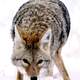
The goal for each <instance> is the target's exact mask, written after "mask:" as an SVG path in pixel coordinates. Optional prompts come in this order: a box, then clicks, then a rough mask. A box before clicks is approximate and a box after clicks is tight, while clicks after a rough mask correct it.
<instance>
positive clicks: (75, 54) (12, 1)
mask: <svg viewBox="0 0 80 80" xmlns="http://www.w3.org/2000/svg"><path fill="white" fill-rule="evenodd" d="M61 1H62V2H64V4H65V5H66V6H67V8H68V10H69V13H70V17H71V31H70V35H69V38H68V41H67V43H66V44H65V46H64V47H63V50H62V57H63V60H64V63H65V66H66V68H67V70H68V73H69V75H70V78H71V80H80V0H61ZM24 2H27V0H0V80H15V75H16V68H15V67H14V66H13V65H12V63H11V54H12V47H13V42H12V39H11V35H10V29H11V24H12V19H13V17H14V15H15V13H16V11H17V10H18V8H19V7H20V6H21V5H22V4H23V3H24ZM55 74H56V73H55ZM56 76H57V74H56ZM55 80H60V79H58V77H55Z"/></svg>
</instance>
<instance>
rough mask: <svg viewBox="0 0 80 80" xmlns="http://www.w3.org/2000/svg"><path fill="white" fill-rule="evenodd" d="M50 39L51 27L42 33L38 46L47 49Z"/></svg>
mask: <svg viewBox="0 0 80 80" xmlns="http://www.w3.org/2000/svg"><path fill="white" fill-rule="evenodd" d="M50 41H51V29H48V30H47V32H46V33H45V34H44V35H43V37H42V39H41V41H40V46H41V48H42V49H43V50H49V48H50Z"/></svg>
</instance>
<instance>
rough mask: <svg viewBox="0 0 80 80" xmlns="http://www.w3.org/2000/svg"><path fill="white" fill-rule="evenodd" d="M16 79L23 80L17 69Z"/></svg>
mask: <svg viewBox="0 0 80 80" xmlns="http://www.w3.org/2000/svg"><path fill="white" fill-rule="evenodd" d="M16 80H23V75H22V74H21V73H20V72H19V71H18V72H17V76H16Z"/></svg>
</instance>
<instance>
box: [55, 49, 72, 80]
mask: <svg viewBox="0 0 80 80" xmlns="http://www.w3.org/2000/svg"><path fill="white" fill-rule="evenodd" d="M54 62H55V64H56V66H57V67H58V69H59V72H60V73H61V75H62V77H63V80H70V78H69V75H68V73H67V70H66V69H65V66H64V63H63V60H62V58H61V55H60V50H58V51H57V52H56V54H55V57H54Z"/></svg>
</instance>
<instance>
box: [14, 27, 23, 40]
mask: <svg viewBox="0 0 80 80" xmlns="http://www.w3.org/2000/svg"><path fill="white" fill-rule="evenodd" d="M15 41H22V38H21V36H20V33H19V30H18V28H17V26H15Z"/></svg>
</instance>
